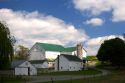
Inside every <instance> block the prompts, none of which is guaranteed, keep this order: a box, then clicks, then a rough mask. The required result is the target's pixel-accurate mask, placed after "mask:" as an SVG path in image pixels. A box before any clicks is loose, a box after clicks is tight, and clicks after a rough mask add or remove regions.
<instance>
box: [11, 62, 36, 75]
mask: <svg viewBox="0 0 125 83" xmlns="http://www.w3.org/2000/svg"><path fill="white" fill-rule="evenodd" d="M11 67H12V68H13V69H14V74H15V75H37V69H36V68H35V67H34V66H33V65H32V64H30V62H28V61H25V60H16V61H12V63H11Z"/></svg>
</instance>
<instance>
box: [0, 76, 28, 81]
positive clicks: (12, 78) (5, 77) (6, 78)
mask: <svg viewBox="0 0 125 83" xmlns="http://www.w3.org/2000/svg"><path fill="white" fill-rule="evenodd" d="M25 77H26V76H25ZM28 80H29V79H28V78H27V77H26V78H22V77H20V76H12V77H8V76H1V77H0V83H22V82H24V83H25V82H27V81H28Z"/></svg>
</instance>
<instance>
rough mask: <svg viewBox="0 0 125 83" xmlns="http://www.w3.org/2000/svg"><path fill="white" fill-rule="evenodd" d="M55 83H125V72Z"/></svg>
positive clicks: (118, 71) (120, 71)
mask: <svg viewBox="0 0 125 83" xmlns="http://www.w3.org/2000/svg"><path fill="white" fill-rule="evenodd" d="M41 83H42V82H41ZM44 83H52V82H44ZM53 83H125V70H115V71H113V72H112V74H109V75H107V76H101V77H94V78H84V79H79V80H68V81H54V82H53Z"/></svg>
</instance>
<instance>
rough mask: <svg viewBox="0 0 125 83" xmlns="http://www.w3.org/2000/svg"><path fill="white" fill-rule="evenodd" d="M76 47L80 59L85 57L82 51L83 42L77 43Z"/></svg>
mask: <svg viewBox="0 0 125 83" xmlns="http://www.w3.org/2000/svg"><path fill="white" fill-rule="evenodd" d="M76 48H77V57H79V58H80V59H82V58H83V56H82V55H83V52H82V48H83V47H82V44H81V43H78V44H77V46H76Z"/></svg>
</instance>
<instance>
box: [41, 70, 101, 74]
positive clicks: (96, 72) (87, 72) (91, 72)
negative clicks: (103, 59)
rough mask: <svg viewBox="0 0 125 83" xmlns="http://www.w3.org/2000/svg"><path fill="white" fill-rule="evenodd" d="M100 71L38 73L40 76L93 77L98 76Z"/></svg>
mask: <svg viewBox="0 0 125 83" xmlns="http://www.w3.org/2000/svg"><path fill="white" fill-rule="evenodd" d="M99 73H101V71H97V70H95V69H88V70H82V71H61V72H48V73H47V72H46V73H40V75H95V74H99Z"/></svg>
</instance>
